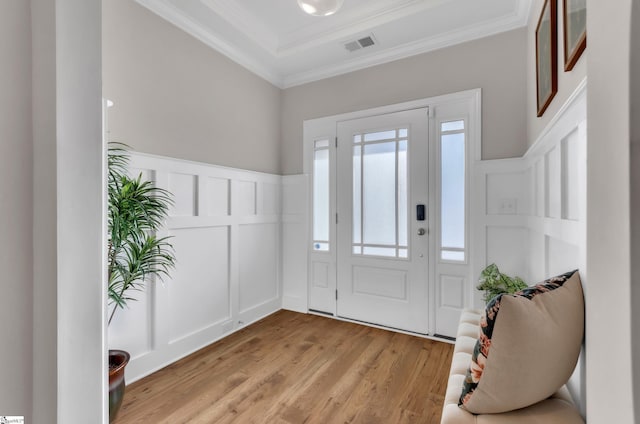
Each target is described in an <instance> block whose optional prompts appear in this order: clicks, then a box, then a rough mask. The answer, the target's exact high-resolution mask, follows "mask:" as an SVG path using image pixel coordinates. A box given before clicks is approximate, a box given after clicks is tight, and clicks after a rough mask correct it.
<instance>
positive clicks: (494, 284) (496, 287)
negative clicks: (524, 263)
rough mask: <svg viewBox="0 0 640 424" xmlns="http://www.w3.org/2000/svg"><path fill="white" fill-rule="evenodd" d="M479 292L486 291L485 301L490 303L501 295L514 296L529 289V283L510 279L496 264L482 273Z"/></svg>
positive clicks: (518, 279) (516, 278)
mask: <svg viewBox="0 0 640 424" xmlns="http://www.w3.org/2000/svg"><path fill="white" fill-rule="evenodd" d="M478 283H479V284H478V286H476V288H477V289H478V290H484V297H483V299H484V301H485V302H486V303H489V301H490V300H491V299H493V298H494V297H496V296H497V295H499V294H505V293H506V294H512V293H515V292H517V291H520V290H522V289H524V288H527V287H528V286H527V283H525V282H524V280H523V279H522V278H520V277H509V276H508V275H506V274H503V273H501V272H500V270H499V269H498V266H497V265H496V264H491V265H489V266H488V267H486V268H485V269H483V270H482V272H481V273H480V278H479V279H478Z"/></svg>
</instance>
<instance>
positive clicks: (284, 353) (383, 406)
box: [116, 311, 453, 424]
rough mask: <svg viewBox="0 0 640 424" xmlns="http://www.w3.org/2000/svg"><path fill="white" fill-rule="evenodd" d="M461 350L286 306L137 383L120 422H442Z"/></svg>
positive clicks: (369, 423) (120, 416)
mask: <svg viewBox="0 0 640 424" xmlns="http://www.w3.org/2000/svg"><path fill="white" fill-rule="evenodd" d="M452 352H453V346H452V345H450V344H445V343H441V342H435V341H431V340H426V339H422V338H419V337H414V336H408V335H405V334H399V333H394V332H390V331H385V330H379V329H375V328H370V327H366V326H361V325H357V324H351V323H346V322H341V321H337V320H334V319H329V318H324V317H319V316H314V315H305V314H298V313H295V312H289V311H279V312H277V313H275V314H273V315H271V316H269V317H267V318H265V319H263V320H262V321H259V322H258V323H255V324H253V325H251V326H249V327H247V328H245V329H243V330H241V331H239V332H237V333H235V334H232V335H231V336H229V337H226V338H225V339H223V340H221V341H219V342H217V343H214V344H212V345H211V346H208V347H206V348H204V349H202V350H200V351H198V352H196V353H194V354H193V355H191V356H189V357H187V358H185V359H183V360H181V361H178V362H176V363H174V364H172V365H170V366H168V367H167V368H165V369H163V370H160V371H158V372H156V373H155V374H153V375H150V376H149V377H146V378H144V379H143V380H140V381H138V382H136V383H134V384H132V385H131V386H129V387H127V392H126V395H125V400H124V404H123V406H122V409H121V411H120V415H119V417H118V419H117V420H116V423H117V424H128V423H154V424H155V423H172V424H174V423H207V424H210V423H232V422H233V423H241V424H244V423H269V424H271V423H276V424H285V423H287V424H301V423H320V424H331V423H363V424H364V423H366V424H378V423H379V424H396V423H434V424H436V423H439V422H440V413H441V408H442V403H443V400H444V392H445V389H446V384H447V376H448V369H449V365H450V363H451V357H452Z"/></svg>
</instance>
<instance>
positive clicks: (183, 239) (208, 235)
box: [166, 226, 231, 343]
mask: <svg viewBox="0 0 640 424" xmlns="http://www.w3.org/2000/svg"><path fill="white" fill-rule="evenodd" d="M169 235H170V236H172V237H173V239H172V240H171V242H172V244H173V247H174V248H175V254H176V258H177V259H178V261H177V263H176V268H175V269H174V270H173V271H172V272H171V277H172V278H171V282H170V283H169V284H167V285H166V289H167V290H168V293H169V295H168V297H169V321H170V322H171V335H170V343H174V342H176V341H178V340H181V339H183V338H185V337H188V336H190V335H191V334H194V333H197V332H198V331H201V330H203V329H205V328H207V327H210V326H212V325H214V324H216V323H219V322H222V321H226V320H229V319H231V309H230V307H229V296H230V280H229V227H226V226H225V227H210V228H181V229H176V230H172V231H170V232H169Z"/></svg>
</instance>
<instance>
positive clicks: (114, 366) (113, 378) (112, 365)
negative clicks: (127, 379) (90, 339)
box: [109, 350, 130, 423]
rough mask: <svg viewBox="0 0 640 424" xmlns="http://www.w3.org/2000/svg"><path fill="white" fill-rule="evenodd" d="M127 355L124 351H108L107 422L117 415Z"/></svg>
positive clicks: (120, 401) (122, 395)
mask: <svg viewBox="0 0 640 424" xmlns="http://www.w3.org/2000/svg"><path fill="white" fill-rule="evenodd" d="M129 358H130V356H129V353H128V352H125V351H124V350H110V351H109V422H110V423H112V422H114V421H115V419H116V415H118V411H119V410H120V406H121V405H122V399H123V398H124V367H126V366H127V364H128V363H129Z"/></svg>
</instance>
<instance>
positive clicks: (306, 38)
mask: <svg viewBox="0 0 640 424" xmlns="http://www.w3.org/2000/svg"><path fill="white" fill-rule="evenodd" d="M136 2H137V3H139V4H140V5H142V6H144V7H146V8H147V9H149V10H151V11H152V12H154V13H156V14H157V15H158V16H160V17H162V18H163V19H165V20H167V21H168V22H171V23H172V24H174V25H175V26H177V27H178V28H180V29H182V30H183V31H185V32H187V33H188V34H190V35H192V36H194V37H195V38H197V39H198V40H200V41H202V42H203V43H205V44H206V45H208V46H209V47H211V48H213V49H214V50H216V51H218V52H220V53H222V54H223V55H225V56H227V57H229V58H230V59H231V60H233V61H234V62H236V63H238V64H239V65H241V66H243V67H245V68H247V69H248V70H249V71H251V72H253V73H255V74H256V75H258V76H260V77H262V78H264V79H265V80H267V81H269V82H270V83H272V84H274V85H276V86H277V87H280V88H289V87H293V86H297V85H301V84H305V83H309V82H313V81H317V80H320V79H324V78H329V77H333V76H336V75H341V74H344V73H348V72H353V71H356V70H360V69H364V68H367V67H371V66H375V65H379V64H383V63H387V62H390V61H394V60H399V59H403V58H406V57H410V56H414V55H417V54H422V53H426V52H430V51H433V50H437V49H441V48H444V47H449V46H452V45H455V44H460V43H464V42H467V41H470V40H474V39H478V38H482V37H487V36H490V35H494V34H498V33H500V32H504V31H509V30H512V29H516V28H522V27H525V26H526V25H527V23H528V20H529V14H530V8H531V0H517V2H516V4H515V8H514V12H513V13H509V14H503V15H500V16H497V17H493V18H489V19H487V20H485V21H483V22H480V23H475V24H469V25H462V26H460V27H459V28H457V29H456V30H454V31H450V32H446V33H439V34H438V35H435V36H433V35H431V36H426V37H425V36H424V35H423V36H422V38H420V39H419V40H417V41H414V42H408V43H404V44H398V43H394V44H393V45H387V46H388V47H387V48H386V49H378V50H375V49H374V50H371V51H369V52H368V54H367V55H366V56H358V57H356V58H354V57H350V56H345V55H343V54H342V50H341V49H333V48H332V49H330V50H327V49H324V50H323V55H328V59H327V60H326V61H324V62H323V63H314V64H313V65H306V63H307V62H308V61H309V57H310V56H309V53H310V52H312V51H314V49H317V48H319V47H326V46H328V45H331V44H335V45H336V46H339V45H340V44H341V43H342V42H344V41H345V40H350V39H352V38H357V37H360V36H363V35H364V34H368V33H370V32H371V31H373V30H375V29H376V28H380V27H381V26H384V25H391V24H392V23H393V22H394V21H397V20H399V19H403V18H406V17H410V16H413V15H415V14H418V13H423V12H425V11H427V12H428V11H429V10H431V9H436V8H437V6H440V5H443V4H446V3H447V2H450V0H430V1H424V0H403V1H401V2H398V1H394V0H384V1H376V2H373V1H372V2H369V4H368V5H365V6H363V7H361V8H358V9H355V10H353V11H343V12H344V13H342V14H341V15H339V16H333V17H332V19H331V21H330V22H331V24H327V21H318V22H316V23H314V24H311V25H306V26H303V27H301V28H299V29H296V30H294V31H291V32H289V33H285V34H278V32H277V29H276V28H272V27H269V25H267V24H266V23H265V22H263V21H262V20H260V19H259V18H258V17H256V16H255V15H253V14H251V13H249V12H248V11H247V10H246V9H244V8H243V7H241V6H240V5H238V4H237V2H234V1H233V0H200V2H201V3H202V5H203V6H205V7H207V8H208V9H209V10H211V12H212V13H214V14H215V16H216V17H217V19H218V20H219V22H220V23H224V24H225V25H223V26H227V25H226V24H228V26H227V28H220V27H219V26H218V27H216V26H215V25H204V24H202V23H199V22H197V21H196V20H195V19H194V18H193V17H191V16H189V14H188V13H187V12H186V11H185V10H183V9H181V8H179V7H177V6H176V4H174V3H173V2H172V1H171V0H136ZM400 31H401V29H400ZM239 39H242V42H240V41H239Z"/></svg>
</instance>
